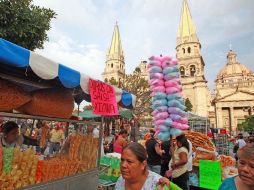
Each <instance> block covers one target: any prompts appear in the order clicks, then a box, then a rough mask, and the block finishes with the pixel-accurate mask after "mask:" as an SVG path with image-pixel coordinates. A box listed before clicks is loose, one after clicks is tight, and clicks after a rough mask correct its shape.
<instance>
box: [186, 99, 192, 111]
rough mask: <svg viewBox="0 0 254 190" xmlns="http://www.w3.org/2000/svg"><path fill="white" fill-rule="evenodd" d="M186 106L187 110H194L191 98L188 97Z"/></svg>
mask: <svg viewBox="0 0 254 190" xmlns="http://www.w3.org/2000/svg"><path fill="white" fill-rule="evenodd" d="M185 106H186V109H185V111H192V108H193V106H192V104H191V101H190V100H189V98H186V100H185Z"/></svg>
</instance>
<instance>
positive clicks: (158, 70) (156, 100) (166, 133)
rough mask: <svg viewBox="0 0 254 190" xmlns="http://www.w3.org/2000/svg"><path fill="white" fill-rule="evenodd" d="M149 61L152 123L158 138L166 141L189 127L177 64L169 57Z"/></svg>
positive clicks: (154, 57) (154, 58)
mask: <svg viewBox="0 0 254 190" xmlns="http://www.w3.org/2000/svg"><path fill="white" fill-rule="evenodd" d="M149 60H150V63H149V64H148V72H149V77H150V80H149V84H150V90H151V91H152V94H151V96H152V97H153V98H152V109H153V112H152V116H153V123H154V125H155V129H156V134H157V135H158V138H159V139H161V140H167V139H169V137H170V135H173V136H178V135H180V134H181V133H182V131H181V130H186V129H188V127H189V126H188V119H187V114H186V112H185V111H184V110H185V108H186V107H185V105H184V100H183V98H182V86H181V82H180V74H179V68H178V62H177V60H176V59H173V58H172V57H171V56H164V57H162V56H160V57H157V56H152V57H151V58H150V59H149Z"/></svg>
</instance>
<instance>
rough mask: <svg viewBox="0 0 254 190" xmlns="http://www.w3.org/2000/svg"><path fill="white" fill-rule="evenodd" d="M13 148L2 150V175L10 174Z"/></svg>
mask: <svg viewBox="0 0 254 190" xmlns="http://www.w3.org/2000/svg"><path fill="white" fill-rule="evenodd" d="M13 151H14V149H13V148H3V168H2V172H3V173H10V172H11V163H12V158H13Z"/></svg>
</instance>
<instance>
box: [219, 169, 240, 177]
mask: <svg viewBox="0 0 254 190" xmlns="http://www.w3.org/2000/svg"><path fill="white" fill-rule="evenodd" d="M237 175H238V170H237V168H236V167H233V166H226V167H223V169H222V178H223V179H226V178H229V177H235V176H237Z"/></svg>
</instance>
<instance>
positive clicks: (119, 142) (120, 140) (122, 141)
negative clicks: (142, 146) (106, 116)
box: [113, 129, 128, 154]
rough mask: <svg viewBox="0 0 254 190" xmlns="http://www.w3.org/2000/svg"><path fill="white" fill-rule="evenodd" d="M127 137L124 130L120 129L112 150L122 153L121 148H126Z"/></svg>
mask: <svg viewBox="0 0 254 190" xmlns="http://www.w3.org/2000/svg"><path fill="white" fill-rule="evenodd" d="M127 137H128V132H127V130H125V129H122V130H121V131H120V132H119V134H118V136H117V137H116V140H115V142H114V145H113V150H114V152H116V153H119V154H121V153H122V151H123V148H124V147H126V146H127V144H128V142H127Z"/></svg>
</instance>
